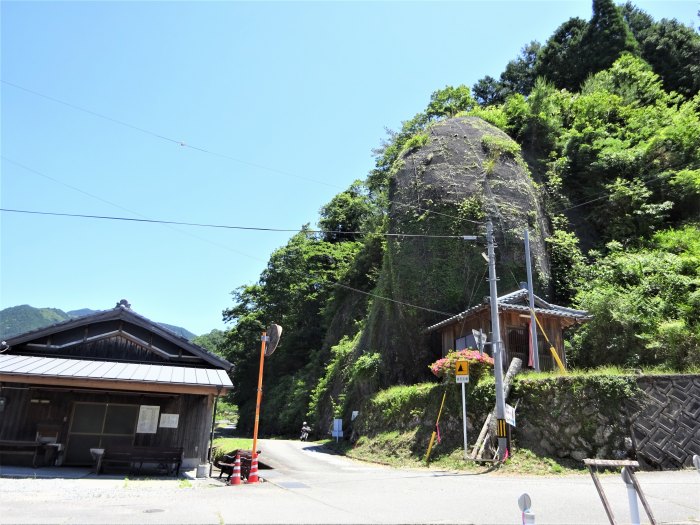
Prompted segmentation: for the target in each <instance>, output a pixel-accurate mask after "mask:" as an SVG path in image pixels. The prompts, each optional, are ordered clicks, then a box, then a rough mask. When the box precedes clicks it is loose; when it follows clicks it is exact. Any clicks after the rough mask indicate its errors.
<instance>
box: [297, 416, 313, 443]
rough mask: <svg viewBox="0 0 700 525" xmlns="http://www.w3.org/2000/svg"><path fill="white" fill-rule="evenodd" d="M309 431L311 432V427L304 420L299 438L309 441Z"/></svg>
mask: <svg viewBox="0 0 700 525" xmlns="http://www.w3.org/2000/svg"><path fill="white" fill-rule="evenodd" d="M309 432H311V427H310V426H308V425H307V423H306V421H304V422H303V423H302V425H301V436H299V439H301V440H302V441H307V440H308V439H309Z"/></svg>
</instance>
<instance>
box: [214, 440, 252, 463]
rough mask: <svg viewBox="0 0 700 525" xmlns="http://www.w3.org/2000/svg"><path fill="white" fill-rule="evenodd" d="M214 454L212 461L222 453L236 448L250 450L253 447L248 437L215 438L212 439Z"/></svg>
mask: <svg viewBox="0 0 700 525" xmlns="http://www.w3.org/2000/svg"><path fill="white" fill-rule="evenodd" d="M214 447H216V448H215V450H214V455H213V457H212V458H211V459H212V461H217V460H218V459H220V458H221V457H222V456H223V455H224V454H226V453H228V452H231V451H233V450H236V449H239V448H240V449H243V450H251V449H252V448H253V440H252V439H250V438H228V437H226V438H216V439H215V440H214Z"/></svg>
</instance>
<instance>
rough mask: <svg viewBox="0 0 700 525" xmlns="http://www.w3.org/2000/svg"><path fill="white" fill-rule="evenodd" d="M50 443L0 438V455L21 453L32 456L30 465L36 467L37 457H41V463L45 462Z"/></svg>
mask: <svg viewBox="0 0 700 525" xmlns="http://www.w3.org/2000/svg"><path fill="white" fill-rule="evenodd" d="M52 446H53V445H52V444H49V443H44V442H42V441H21V440H13V439H3V440H0V455H7V454H21V455H28V456H32V467H34V468H37V466H38V461H37V460H38V459H39V458H40V457H41V458H42V464H44V465H45V464H46V463H47V460H46V457H47V455H48V450H49V448H50V447H52Z"/></svg>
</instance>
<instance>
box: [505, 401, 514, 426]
mask: <svg viewBox="0 0 700 525" xmlns="http://www.w3.org/2000/svg"><path fill="white" fill-rule="evenodd" d="M505 415H506V417H505V419H506V423H508V424H509V425H510V426H511V427H514V426H515V408H513V407H512V406H510V405H509V404H508V403H506V414H505Z"/></svg>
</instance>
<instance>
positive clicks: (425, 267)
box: [358, 117, 549, 384]
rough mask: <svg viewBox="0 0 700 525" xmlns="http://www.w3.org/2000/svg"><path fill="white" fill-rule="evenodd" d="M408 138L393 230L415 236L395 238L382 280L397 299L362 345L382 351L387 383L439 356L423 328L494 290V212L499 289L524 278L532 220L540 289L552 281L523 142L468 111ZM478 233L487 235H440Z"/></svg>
mask: <svg viewBox="0 0 700 525" xmlns="http://www.w3.org/2000/svg"><path fill="white" fill-rule="evenodd" d="M409 144H410V146H409V148H408V149H407V150H406V151H404V152H403V153H402V155H401V156H400V158H399V160H397V162H396V165H395V166H394V176H393V178H392V181H391V187H390V199H391V203H390V208H389V232H390V233H402V234H406V236H405V237H395V238H394V237H389V239H388V240H387V249H386V251H385V255H384V260H383V263H382V270H381V275H380V278H379V286H378V294H380V295H382V296H384V297H390V298H392V299H394V301H396V302H390V301H384V300H381V301H380V300H375V301H374V302H373V304H372V307H371V309H370V314H369V318H368V320H367V323H366V325H365V330H364V333H363V337H362V339H361V341H360V344H359V347H358V350H360V351H373V352H380V353H381V355H382V370H383V377H382V383H383V384H393V383H409V382H413V381H416V380H421V379H424V378H425V376H426V374H427V373H428V368H427V365H428V364H429V363H430V362H431V361H432V360H434V359H435V358H436V356H435V355H434V353H433V352H432V351H431V350H430V349H429V348H430V346H429V344H428V341H427V340H426V337H425V336H423V335H421V333H422V331H423V330H424V329H425V328H426V327H427V326H429V325H430V324H432V323H434V322H437V321H439V320H441V319H444V318H445V317H447V316H449V315H453V314H456V313H459V312H460V311H463V310H465V309H466V308H468V307H469V306H471V305H473V304H476V303H477V302H481V301H482V299H483V297H484V296H485V295H488V282H487V281H486V277H487V264H486V261H484V259H483V258H482V256H481V254H482V252H485V237H484V233H485V227H484V224H485V221H486V220H487V219H491V220H492V221H493V225H494V231H495V234H496V240H497V244H498V246H497V273H498V275H499V279H500V280H499V282H498V287H499V294H503V293H506V292H509V291H512V290H514V289H516V288H517V287H518V283H519V282H520V281H524V280H525V275H526V272H525V258H524V244H523V236H524V231H525V229H526V228H529V230H530V240H531V251H532V257H533V273H534V276H535V282H536V283H537V284H536V287H537V288H538V289H539V291H540V293H542V292H543V291H544V292H545V293H546V292H547V287H548V282H549V265H548V261H547V257H546V252H545V246H544V236H545V223H544V221H543V218H542V211H541V208H540V204H539V201H538V196H537V189H536V186H535V184H534V182H533V180H532V179H531V177H530V174H529V171H528V169H527V166H526V164H525V162H524V161H523V160H522V157H521V155H520V147H519V146H518V144H517V143H516V142H514V141H513V140H511V139H510V138H509V137H508V135H506V134H505V133H504V132H502V131H501V130H499V129H497V128H496V127H494V126H492V125H491V124H488V123H487V122H485V121H483V120H481V119H479V118H476V117H459V118H452V119H448V120H445V121H441V122H438V123H436V124H434V125H432V126H431V127H430V128H429V130H428V131H427V133H426V134H425V135H422V136H418V137H415V138H414V139H413V140H412V141H410V142H409ZM474 234H476V235H479V240H478V241H465V240H462V239H457V238H448V237H440V236H456V235H474ZM413 235H419V236H413ZM415 306H418V307H421V308H422V309H420V308H415ZM438 312H439V313H438Z"/></svg>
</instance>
